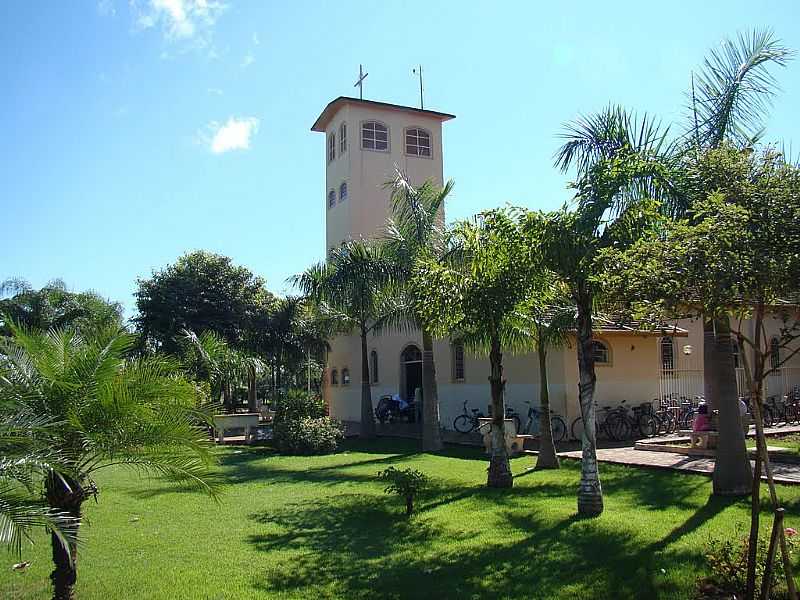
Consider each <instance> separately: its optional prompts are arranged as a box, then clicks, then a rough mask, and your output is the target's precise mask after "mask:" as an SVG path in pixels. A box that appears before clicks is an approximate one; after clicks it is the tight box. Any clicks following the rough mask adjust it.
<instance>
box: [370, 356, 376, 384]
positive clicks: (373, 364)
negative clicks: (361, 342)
mask: <svg viewBox="0 0 800 600" xmlns="http://www.w3.org/2000/svg"><path fill="white" fill-rule="evenodd" d="M369 376H370V377H371V378H372V383H378V352H377V351H376V350H373V351H372V352H370V353H369Z"/></svg>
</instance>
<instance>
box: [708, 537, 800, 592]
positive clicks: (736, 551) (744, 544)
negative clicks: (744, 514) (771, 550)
mask: <svg viewBox="0 0 800 600" xmlns="http://www.w3.org/2000/svg"><path fill="white" fill-rule="evenodd" d="M786 533H787V535H786V544H787V547H788V549H789V553H790V554H791V553H792V552H793V550H794V544H795V541H794V537H793V536H794V530H793V529H787V530H786ZM768 545H769V536H766V537H759V539H758V548H757V549H756V587H755V589H756V594H758V590H760V589H761V581H762V579H763V577H764V566H765V563H766V560H767V547H768ZM749 546H750V543H749V539H748V537H747V536H746V535H739V536H737V537H735V538H733V539H730V538H729V539H725V540H719V539H712V540H709V542H708V545H707V546H706V552H705V558H706V561H707V562H708V566H709V568H710V570H711V575H710V576H709V577H704V578H703V579H701V580H700V581H699V582H698V597H699V598H718V597H730V596H731V595H733V596H734V597H737V598H738V597H744V592H745V589H746V587H747V551H748V548H749ZM771 579H772V580H771V581H770V584H769V587H770V593H769V597H770V598H782V597H785V596H786V588H785V585H781V584H782V582H784V581H785V576H784V574H783V561H782V560H781V555H780V548H778V551H777V554H776V556H775V560H774V562H773V567H772V577H771Z"/></svg>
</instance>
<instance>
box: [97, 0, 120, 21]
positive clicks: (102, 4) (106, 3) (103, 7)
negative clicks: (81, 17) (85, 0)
mask: <svg viewBox="0 0 800 600" xmlns="http://www.w3.org/2000/svg"><path fill="white" fill-rule="evenodd" d="M97 12H99V13H100V14H101V15H102V16H104V17H106V16H110V17H114V16H116V14H117V7H116V6H114V3H113V0H98V1H97Z"/></svg>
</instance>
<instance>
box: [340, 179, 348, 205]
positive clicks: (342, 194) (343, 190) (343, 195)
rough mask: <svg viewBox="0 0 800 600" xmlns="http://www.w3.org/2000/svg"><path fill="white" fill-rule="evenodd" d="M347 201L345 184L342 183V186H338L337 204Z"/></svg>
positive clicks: (344, 182)
mask: <svg viewBox="0 0 800 600" xmlns="http://www.w3.org/2000/svg"><path fill="white" fill-rule="evenodd" d="M345 200H347V182H346V181H343V182H342V185H340V186H339V202H344V201H345Z"/></svg>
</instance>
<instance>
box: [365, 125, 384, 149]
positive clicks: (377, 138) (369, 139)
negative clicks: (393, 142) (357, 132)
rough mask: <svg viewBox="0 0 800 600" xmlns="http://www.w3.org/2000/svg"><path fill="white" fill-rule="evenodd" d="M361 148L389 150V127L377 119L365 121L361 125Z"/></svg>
mask: <svg viewBox="0 0 800 600" xmlns="http://www.w3.org/2000/svg"><path fill="white" fill-rule="evenodd" d="M361 148H362V149H363V150H379V151H381V152H386V151H388V150H389V129H388V128H387V127H386V125H384V124H383V123H381V122H379V121H366V122H364V123H362V125H361Z"/></svg>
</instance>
